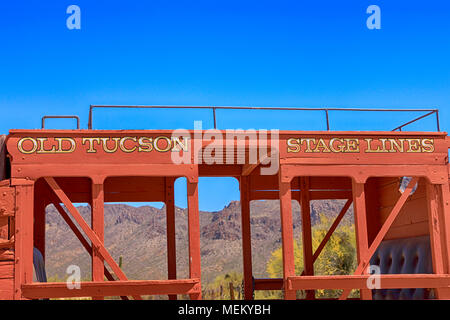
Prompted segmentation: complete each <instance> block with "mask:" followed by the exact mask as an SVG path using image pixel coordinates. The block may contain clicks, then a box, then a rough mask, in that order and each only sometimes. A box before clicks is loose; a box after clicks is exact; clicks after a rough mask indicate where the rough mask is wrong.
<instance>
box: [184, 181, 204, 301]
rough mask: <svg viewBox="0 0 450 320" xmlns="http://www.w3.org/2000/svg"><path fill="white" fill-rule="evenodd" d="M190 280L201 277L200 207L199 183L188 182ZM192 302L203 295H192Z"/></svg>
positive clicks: (198, 293)
mask: <svg viewBox="0 0 450 320" xmlns="http://www.w3.org/2000/svg"><path fill="white" fill-rule="evenodd" d="M187 198H188V238H189V244H188V245H189V278H191V279H194V278H200V277H201V253H200V217H199V207H198V183H197V182H190V181H189V180H188V181H187ZM190 298H191V300H201V298H202V293H201V291H200V292H196V293H193V294H190Z"/></svg>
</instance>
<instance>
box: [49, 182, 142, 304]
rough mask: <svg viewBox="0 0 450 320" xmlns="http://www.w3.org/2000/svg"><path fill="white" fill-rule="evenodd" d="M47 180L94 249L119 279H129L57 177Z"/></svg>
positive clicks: (137, 297)
mask: <svg viewBox="0 0 450 320" xmlns="http://www.w3.org/2000/svg"><path fill="white" fill-rule="evenodd" d="M45 181H47V183H48V185H49V186H50V188H51V189H52V190H53V192H54V193H55V194H56V196H57V197H58V199H59V200H60V201H61V202H62V203H63V204H64V206H65V207H66V208H67V210H68V211H69V213H70V214H71V215H72V217H73V218H74V219H75V221H76V222H77V223H78V225H79V226H80V227H81V229H82V230H83V231H84V233H85V234H86V236H87V237H88V238H89V240H91V243H92V247H93V249H94V250H97V251H98V253H99V254H100V255H101V256H102V258H103V259H104V260H105V261H106V262H107V263H108V264H109V265H110V267H111V269H112V270H113V271H114V273H115V274H116V275H117V277H118V278H119V280H122V281H126V280H128V279H127V277H126V276H125V274H124V273H123V271H122V270H121V269H120V267H119V266H118V265H117V263H116V261H114V259H113V257H111V255H110V254H109V252H108V250H106V248H105V246H104V245H103V243H102V242H101V241H100V239H99V238H98V237H97V235H96V234H95V233H94V231H92V229H91V228H90V227H89V225H88V224H87V223H86V221H84V219H83V217H82V216H81V214H80V213H79V212H78V210H77V209H76V208H75V206H74V205H73V204H72V202H71V201H70V199H69V198H68V197H67V195H66V194H65V193H64V191H63V190H62V189H61V188H60V186H59V185H58V183H57V182H56V181H55V179H54V178H53V177H46V178H45ZM133 298H134V299H136V300H142V297H141V296H133Z"/></svg>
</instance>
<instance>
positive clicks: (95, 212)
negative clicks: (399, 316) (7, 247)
mask: <svg viewBox="0 0 450 320" xmlns="http://www.w3.org/2000/svg"><path fill="white" fill-rule="evenodd" d="M91 188H92V201H91V225H92V231H93V232H94V233H95V234H96V235H97V237H98V239H99V240H100V242H101V245H102V246H104V241H105V239H104V238H105V236H104V233H105V230H104V229H105V222H104V215H105V213H104V202H103V200H104V192H103V183H95V182H92V185H91ZM93 249H94V250H92V281H103V278H104V276H105V273H104V271H103V270H104V269H105V265H104V262H103V258H102V256H101V254H100V253H99V252H98V251H97V250H96V248H95V246H94V247H93ZM92 299H93V300H102V299H103V297H101V296H99V297H92Z"/></svg>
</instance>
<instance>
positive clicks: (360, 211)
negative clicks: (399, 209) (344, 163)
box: [352, 179, 372, 300]
mask: <svg viewBox="0 0 450 320" xmlns="http://www.w3.org/2000/svg"><path fill="white" fill-rule="evenodd" d="M352 190H353V207H354V215H355V234H356V254H357V259H358V265H359V264H361V263H363V261H362V260H363V259H366V255H367V252H368V250H369V240H368V233H367V217H366V196H365V192H364V183H357V182H356V181H355V180H354V179H352ZM367 259H370V257H369V258H367ZM363 273H365V270H364V271H363ZM360 298H361V299H362V300H372V291H370V290H369V289H361V290H360Z"/></svg>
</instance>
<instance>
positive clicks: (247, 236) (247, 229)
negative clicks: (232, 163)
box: [240, 176, 253, 300]
mask: <svg viewBox="0 0 450 320" xmlns="http://www.w3.org/2000/svg"><path fill="white" fill-rule="evenodd" d="M240 182H241V183H240V191H241V230H242V257H243V271H244V299H245V300H253V266H252V235H251V225H250V199H249V193H250V192H249V191H250V190H249V189H250V184H249V182H250V179H249V177H248V176H243V177H241V181H240Z"/></svg>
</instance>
